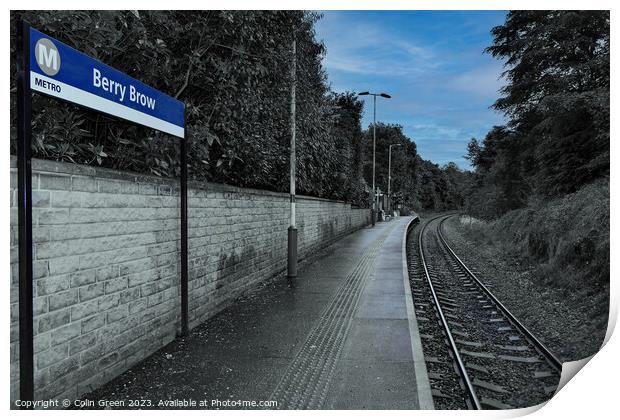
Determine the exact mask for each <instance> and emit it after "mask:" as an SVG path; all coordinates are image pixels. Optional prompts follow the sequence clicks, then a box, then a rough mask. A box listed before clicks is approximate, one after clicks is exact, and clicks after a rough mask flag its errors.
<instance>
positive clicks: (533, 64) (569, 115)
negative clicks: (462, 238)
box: [474, 11, 610, 195]
mask: <svg viewBox="0 0 620 420" xmlns="http://www.w3.org/2000/svg"><path fill="white" fill-rule="evenodd" d="M492 34H493V37H494V42H493V45H492V46H490V47H489V48H487V50H486V51H487V52H489V53H491V54H492V55H493V56H494V57H498V58H501V59H504V60H505V63H506V67H507V70H506V71H505V72H504V75H505V77H506V79H507V80H508V84H507V85H506V87H505V88H504V89H503V90H502V93H503V96H502V97H501V98H499V99H498V100H497V101H496V103H495V105H494V106H495V108H496V109H498V110H500V111H503V112H505V113H506V115H507V116H508V117H509V118H510V121H509V124H508V126H509V127H510V129H511V130H513V131H514V132H515V135H514V136H513V137H512V138H513V141H516V142H519V143H520V145H519V148H520V149H521V151H520V152H519V153H513V154H512V155H511V156H506V155H504V156H503V158H506V159H507V161H506V165H514V164H515V163H516V162H515V161H514V160H513V159H518V158H521V159H522V160H523V162H524V163H528V164H527V165H524V169H527V172H526V173H524V174H523V176H524V177H525V178H527V179H529V180H530V183H532V184H534V185H535V186H536V188H535V189H536V191H537V192H539V193H542V194H545V195H557V194H564V193H568V192H572V191H575V190H576V189H578V188H579V187H580V186H582V185H584V184H586V183H588V182H591V181H592V180H594V179H596V178H598V177H601V176H605V175H607V174H608V173H609V115H610V114H609V83H610V79H609V74H610V73H609V12H608V11H513V12H510V13H509V14H508V16H507V18H506V22H505V23H504V24H503V25H501V26H498V27H495V28H493V30H492ZM532 163H533V164H532ZM474 164H475V163H474ZM517 166H519V165H518V163H517Z"/></svg>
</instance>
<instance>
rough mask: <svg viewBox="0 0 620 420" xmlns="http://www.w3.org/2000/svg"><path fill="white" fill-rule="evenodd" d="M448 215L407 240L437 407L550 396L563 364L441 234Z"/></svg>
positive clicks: (518, 403) (502, 405) (507, 403)
mask: <svg viewBox="0 0 620 420" xmlns="http://www.w3.org/2000/svg"><path fill="white" fill-rule="evenodd" d="M450 217H451V216H450V215H449V216H438V217H435V218H433V219H430V220H428V221H426V222H425V223H423V224H422V225H418V226H417V227H415V228H414V230H415V231H417V235H415V234H413V233H414V232H413V231H412V232H410V235H409V239H408V259H409V271H410V273H409V274H410V276H409V277H410V282H411V286H412V287H411V289H412V296H413V301H414V306H415V310H416V316H417V318H418V323H419V325H420V333H421V337H422V345H423V349H424V354H425V359H426V364H427V369H428V372H429V379H430V381H431V388H432V392H433V398H434V400H435V405H436V407H437V408H444V409H458V408H460V409H509V408H519V407H527V406H532V405H536V404H539V403H541V402H544V401H546V400H548V399H549V398H550V397H551V396H552V395H553V393H554V392H555V390H556V388H557V384H558V382H559V379H560V374H561V371H562V364H561V362H560V361H559V360H558V359H557V358H556V357H555V356H554V355H553V354H552V353H551V352H550V351H549V350H548V349H547V348H546V347H545V346H544V344H543V343H541V342H540V340H538V339H537V338H536V337H535V336H534V335H533V334H532V333H531V332H530V331H529V330H528V329H527V328H526V327H525V326H524V325H522V324H521V323H520V322H519V321H518V320H517V318H516V317H515V316H514V315H513V314H512V313H510V311H509V310H508V309H507V308H506V307H505V306H504V305H503V304H502V303H501V302H500V301H499V300H498V299H497V298H496V297H495V296H494V295H493V293H492V292H491V291H490V290H489V289H488V288H487V287H486V286H485V285H484V284H483V283H482V282H481V281H480V280H479V279H478V277H477V276H476V275H475V274H474V273H473V272H472V271H471V270H470V269H469V268H468V267H467V266H466V265H465V263H464V262H463V261H462V259H461V258H459V257H458V256H457V255H456V253H455V252H454V250H453V249H452V248H451V247H450V245H449V244H448V242H447V241H446V239H445V237H444V235H443V233H442V228H443V224H444V222H445V221H446V220H447V219H448V218H450ZM416 239H417V243H415V242H416Z"/></svg>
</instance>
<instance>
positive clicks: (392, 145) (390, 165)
mask: <svg viewBox="0 0 620 420" xmlns="http://www.w3.org/2000/svg"><path fill="white" fill-rule="evenodd" d="M400 146H402V144H399V143H395V144H390V147H389V148H388V212H389V213H390V217H391V216H392V195H391V189H390V186H391V184H392V147H400Z"/></svg>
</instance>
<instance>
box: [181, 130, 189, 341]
mask: <svg viewBox="0 0 620 420" xmlns="http://www.w3.org/2000/svg"><path fill="white" fill-rule="evenodd" d="M185 133H187V124H185ZM187 242H188V241H187V134H185V136H184V137H183V138H182V139H181V335H182V336H185V335H187V333H188V331H189V322H188V318H189V316H188V315H189V304H188V291H187V289H188V274H187V266H188V254H187Z"/></svg>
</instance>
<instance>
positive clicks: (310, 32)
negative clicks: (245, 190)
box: [11, 11, 464, 209]
mask: <svg viewBox="0 0 620 420" xmlns="http://www.w3.org/2000/svg"><path fill="white" fill-rule="evenodd" d="M19 19H25V20H27V21H28V22H29V23H30V24H31V25H33V26H34V27H35V28H37V29H39V30H41V31H43V32H45V33H47V34H49V35H51V36H53V37H55V38H57V39H59V40H61V41H63V42H65V43H67V44H68V45H70V46H72V47H74V48H77V49H79V50H81V51H84V52H85V53H87V54H89V55H91V56H93V57H95V58H98V59H100V60H101V61H103V62H104V63H106V64H108V65H111V66H113V67H115V68H118V69H119V70H121V71H123V72H125V73H127V74H129V75H131V76H133V77H135V78H136V79H139V80H141V81H143V82H145V83H147V84H149V85H151V86H153V87H155V88H157V89H159V90H162V91H163V92H166V93H168V94H170V95H171V96H174V97H177V98H178V99H179V100H181V101H183V102H185V103H186V106H187V108H186V109H187V111H186V113H187V133H188V141H189V155H190V159H189V165H190V176H191V177H192V178H194V179H196V180H207V181H213V182H223V183H228V184H232V185H238V186H247V187H255V188H265V189H271V190H276V191H287V190H288V151H289V141H290V129H289V105H290V102H289V101H290V97H289V92H290V86H291V83H292V80H291V77H290V69H291V62H292V60H291V57H292V55H291V44H292V40H293V34H295V38H296V41H297V72H296V76H297V77H296V79H297V116H296V124H297V189H298V192H299V193H302V194H308V195H315V196H320V197H327V198H333V199H341V200H346V201H349V202H352V203H354V204H357V205H360V206H368V203H369V197H370V185H372V179H371V170H372V169H371V167H369V164H371V162H372V149H371V147H372V137H369V132H368V131H363V130H362V127H361V118H362V114H363V103H362V102H361V101H360V100H359V99H358V98H357V97H356V96H355V95H354V94H353V93H344V94H337V93H334V92H332V91H331V90H330V89H329V85H328V81H327V75H326V74H325V72H324V70H323V68H322V65H321V60H322V58H323V56H324V53H325V46H324V45H323V44H322V43H321V42H319V41H317V40H316V38H315V33H314V24H315V22H316V21H317V20H318V19H320V15H318V14H316V13H312V12H301V11H267V12H245V11H192V12H187V11H152V12H149V11H146V12H143V11H140V12H136V11H131V12H130V11H123V12H119V11H114V12H110V11H54V12H41V11H36V12H13V13H11V27H12V33H11V72H12V74H14V72H15V28H16V26H17V25H16V24H17V22H18V21H19ZM15 101H16V95H15V79H14V78H11V109H12V110H13V109H15V103H16V102H15ZM15 118H16V115H15V113H14V112H12V116H11V123H12V124H11V127H12V128H11V139H12V141H11V153H13V154H14V153H15V129H14V128H15ZM377 128H378V130H377V163H378V166H377V186H378V187H380V188H381V189H382V190H383V191H387V153H388V152H387V150H388V149H387V145H388V144H392V143H394V142H398V143H402V144H403V147H402V148H400V149H398V148H397V149H395V154H394V156H393V157H394V166H393V174H392V176H393V191H394V201H395V202H396V203H399V204H402V205H403V206H405V207H406V208H410V209H411V208H413V209H418V208H427V209H445V208H453V207H456V206H459V205H460V204H461V203H462V197H461V196H460V195H459V194H458V192H457V191H458V190H459V188H458V187H457V186H456V185H457V183H458V182H459V181H460V180H461V179H462V178H463V176H464V175H463V174H462V173H461V172H460V171H458V169H457V168H456V167H455V166H454V165H450V166H449V167H446V168H439V167H438V166H437V165H434V164H432V163H430V162H427V161H424V160H422V159H421V158H420V157H419V156H418V155H417V153H416V147H415V144H414V143H413V142H412V141H411V140H410V139H408V138H406V137H405V136H404V135H403V133H402V130H401V128H400V127H397V126H384V125H380V126H378V127H377ZM369 140H370V148H369ZM177 144H178V143H177V142H176V141H172V138H171V137H169V136H167V135H163V134H161V133H158V132H156V131H154V130H151V129H147V128H144V127H138V126H136V125H134V124H129V123H126V122H123V121H121V120H118V119H115V118H109V117H106V116H104V115H101V114H99V113H96V112H91V111H89V110H85V109H82V108H78V107H75V106H73V105H70V104H66V103H59V102H57V101H54V100H51V99H48V98H45V97H42V96H40V95H33V153H34V155H35V156H36V157H39V158H44V159H52V160H58V161H67V162H74V163H79V164H87V165H98V166H103V167H109V168H115V169H123V170H130V171H135V172H140V173H151V174H154V175H158V176H178V175H179V171H180V169H179V164H178V162H179V157H178V145H177Z"/></svg>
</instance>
